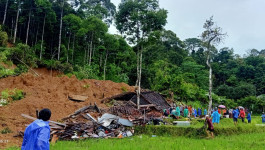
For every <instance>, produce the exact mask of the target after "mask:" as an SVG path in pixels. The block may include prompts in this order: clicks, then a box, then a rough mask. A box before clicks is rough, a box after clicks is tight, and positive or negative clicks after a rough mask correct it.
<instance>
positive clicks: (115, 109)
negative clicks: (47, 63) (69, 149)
mask: <svg viewBox="0 0 265 150" xmlns="http://www.w3.org/2000/svg"><path fill="white" fill-rule="evenodd" d="M68 99H69V100H73V101H76V102H82V101H84V100H86V99H87V98H86V97H85V96H78V95H70V96H68ZM113 101H115V102H114V103H112V106H110V107H106V108H99V107H98V106H97V105H96V103H95V104H94V105H92V104H90V105H87V106H84V107H82V108H80V109H78V110H76V111H75V112H74V113H73V114H70V115H68V116H67V117H65V118H62V121H63V123H59V122H55V121H50V127H51V137H52V141H56V140H57V139H61V140H69V139H83V138H106V137H118V138H122V137H129V136H132V135H133V133H134V130H133V127H132V126H133V125H144V124H146V123H148V122H149V121H155V119H157V118H161V116H162V115H163V114H162V110H163V109H167V108H169V107H170V105H169V104H168V103H167V101H166V100H165V99H164V97H163V96H162V95H160V94H159V93H156V92H153V91H147V92H142V93H141V95H140V110H138V109H137V95H136V93H134V92H125V93H122V94H119V95H115V96H112V97H109V98H105V99H103V100H102V101H101V102H102V103H105V104H108V103H110V102H113ZM22 116H23V117H25V118H28V119H31V120H36V119H37V118H34V117H31V116H28V115H25V114H22ZM37 116H38V115H37ZM159 121H160V120H159ZM23 134H24V133H23V132H19V134H18V135H17V136H23Z"/></svg>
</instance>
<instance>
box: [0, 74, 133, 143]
mask: <svg viewBox="0 0 265 150" xmlns="http://www.w3.org/2000/svg"><path fill="white" fill-rule="evenodd" d="M37 72H39V73H40V76H34V75H32V74H30V73H27V74H23V75H20V76H17V77H8V78H3V79H0V91H2V90H4V89H6V88H8V89H14V88H18V89H22V90H23V91H24V92H26V96H25V98H24V99H22V100H19V101H16V102H13V103H11V104H9V105H7V106H4V107H0V131H1V130H3V129H4V128H6V127H8V128H10V129H11V130H12V131H13V133H10V134H0V140H8V142H6V143H0V148H1V147H6V146H7V145H9V146H10V145H14V144H15V145H17V146H19V145H21V142H22V139H21V138H13V135H15V134H16V133H17V131H19V130H24V129H25V128H26V127H25V124H29V123H31V121H30V120H27V119H25V118H23V117H21V114H22V113H24V114H28V115H31V116H34V117H35V116H36V114H35V112H36V110H37V109H38V110H40V109H42V108H49V109H51V111H52V117H51V120H54V121H60V120H61V119H62V118H64V117H66V116H68V115H70V114H72V113H73V112H74V111H75V110H77V109H79V108H81V107H83V106H85V105H89V104H90V103H91V104H94V103H95V102H96V103H97V105H98V106H100V107H106V106H105V105H104V104H102V103H101V102H100V101H101V99H103V98H106V97H110V96H113V95H116V94H120V93H122V92H123V90H124V89H127V90H128V91H133V90H134V88H133V87H131V86H129V85H127V84H125V83H114V82H112V81H99V80H93V79H91V80H78V79H77V78H76V77H75V76H73V77H71V78H69V77H66V76H62V77H56V76H55V74H56V75H58V74H59V73H58V72H53V74H52V75H50V71H48V70H46V69H38V70H37ZM54 73H55V74H54ZM68 95H85V96H87V97H88V100H87V101H85V102H74V101H70V100H68Z"/></svg>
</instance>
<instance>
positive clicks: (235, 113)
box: [233, 110, 239, 118]
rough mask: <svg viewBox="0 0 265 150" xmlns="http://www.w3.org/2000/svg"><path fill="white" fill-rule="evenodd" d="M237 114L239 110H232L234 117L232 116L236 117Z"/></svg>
mask: <svg viewBox="0 0 265 150" xmlns="http://www.w3.org/2000/svg"><path fill="white" fill-rule="evenodd" d="M238 116H239V112H238V110H234V111H233V117H234V118H238Z"/></svg>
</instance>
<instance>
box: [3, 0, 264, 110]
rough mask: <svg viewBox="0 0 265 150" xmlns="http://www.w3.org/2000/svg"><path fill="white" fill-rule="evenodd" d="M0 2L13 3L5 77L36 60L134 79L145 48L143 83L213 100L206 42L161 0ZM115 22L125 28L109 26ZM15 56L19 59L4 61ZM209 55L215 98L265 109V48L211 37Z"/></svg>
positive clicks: (178, 95) (76, 71)
mask: <svg viewBox="0 0 265 150" xmlns="http://www.w3.org/2000/svg"><path fill="white" fill-rule="evenodd" d="M7 2H8V5H7V6H8V7H7V9H6V7H5V6H6V3H7ZM0 9H1V10H7V11H6V12H7V13H6V18H4V16H5V15H3V14H4V12H3V13H1V15H0V20H1V22H2V20H3V22H2V25H1V28H0V78H3V77H7V76H10V75H19V74H21V73H23V72H27V70H28V67H27V66H29V67H33V68H35V67H46V68H48V69H56V70H60V71H63V72H64V73H66V74H67V75H68V76H71V75H75V76H76V77H77V78H79V79H99V80H112V81H114V82H125V83H128V84H130V85H135V83H136V79H137V72H138V71H137V70H138V69H137V66H139V61H140V59H139V58H141V57H140V54H142V66H141V68H142V72H141V74H142V75H141V86H142V87H143V88H148V89H151V90H155V91H158V92H161V93H163V94H165V95H167V96H168V97H170V98H171V97H172V98H174V99H175V100H177V101H182V102H185V103H192V104H193V103H194V102H196V105H197V102H199V103H201V104H198V105H197V106H199V105H204V104H206V103H207V102H208V96H207V91H208V81H209V80H208V67H207V65H206V60H207V46H206V45H205V43H204V42H203V41H202V40H201V39H198V38H189V39H186V40H183V41H182V40H180V39H179V38H178V37H177V34H176V33H174V32H173V31H170V30H166V29H164V26H165V24H166V21H167V11H166V10H165V9H163V8H160V7H159V3H158V0H143V1H141V3H138V1H137V0H125V1H122V2H121V4H120V5H119V6H118V9H117V12H116V6H115V5H114V4H113V3H112V2H111V1H105V0H87V1H83V0H77V1H75V3H72V2H70V1H68V0H63V1H49V0H35V1H32V0H12V1H10V0H9V1H7V0H4V1H1V2H0ZM137 12H138V13H137ZM17 18H18V19H17ZM4 20H5V21H4ZM111 23H115V25H116V27H117V29H118V30H119V32H120V33H121V35H113V34H110V33H108V27H109V25H110V24H111ZM202 30H203V27H202ZM228 35H229V33H228ZM127 42H128V43H129V44H130V45H129V44H128V43H127ZM243 50H245V49H243ZM8 62H12V63H14V64H15V65H16V66H17V67H16V68H15V69H8V68H6V67H4V65H3V64H6V63H8ZM210 62H211V65H212V69H213V93H214V94H213V104H224V105H226V106H228V107H234V106H238V105H242V106H244V107H246V106H247V107H249V109H250V110H252V111H253V112H259V113H260V112H262V111H264V106H265V96H264V94H265V86H264V85H265V49H263V50H256V49H251V50H249V51H248V52H247V54H246V55H245V56H244V57H241V56H239V55H237V54H234V52H233V48H228V47H224V48H221V49H217V48H216V47H214V45H211V56H210ZM25 64H26V65H27V66H26V65H25ZM123 90H124V89H123ZM124 91H125V90H124Z"/></svg>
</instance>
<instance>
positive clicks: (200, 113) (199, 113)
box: [198, 108, 202, 117]
mask: <svg viewBox="0 0 265 150" xmlns="http://www.w3.org/2000/svg"><path fill="white" fill-rule="evenodd" d="M201 115H202V110H201V109H200V108H198V116H199V117H201Z"/></svg>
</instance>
